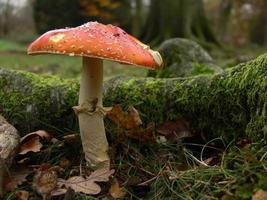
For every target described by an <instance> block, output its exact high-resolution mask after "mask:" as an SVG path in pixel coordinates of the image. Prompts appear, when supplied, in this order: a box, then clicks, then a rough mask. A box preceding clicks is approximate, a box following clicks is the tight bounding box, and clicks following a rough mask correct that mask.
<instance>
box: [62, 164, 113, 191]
mask: <svg viewBox="0 0 267 200" xmlns="http://www.w3.org/2000/svg"><path fill="white" fill-rule="evenodd" d="M113 173H114V170H109V169H106V168H103V169H99V170H96V171H94V172H92V173H91V174H90V176H88V177H86V178H84V177H82V176H73V177H70V178H69V179H68V180H63V179H60V180H59V181H60V182H61V183H62V184H63V185H65V187H66V188H68V187H70V188H72V189H73V190H74V191H75V192H82V193H85V194H98V193H100V192H101V187H100V186H99V185H98V184H97V183H95V182H107V181H109V177H110V176H111V175H112V174H113Z"/></svg>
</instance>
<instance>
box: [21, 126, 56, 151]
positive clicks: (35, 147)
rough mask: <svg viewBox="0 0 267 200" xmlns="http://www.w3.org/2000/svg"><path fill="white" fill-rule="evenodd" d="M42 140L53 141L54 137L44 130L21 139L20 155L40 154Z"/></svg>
mask: <svg viewBox="0 0 267 200" xmlns="http://www.w3.org/2000/svg"><path fill="white" fill-rule="evenodd" d="M40 138H45V139H47V140H51V139H52V136H51V135H50V134H49V133H48V132H46V131H43V130H40V131H36V132H32V133H29V134H27V135H25V136H24V137H22V138H21V140H20V149H19V152H18V154H20V155H24V154H26V153H28V152H39V151H40V150H41V148H42V147H43V145H42V144H41V142H40Z"/></svg>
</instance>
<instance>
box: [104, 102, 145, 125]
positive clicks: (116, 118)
mask: <svg viewBox="0 0 267 200" xmlns="http://www.w3.org/2000/svg"><path fill="white" fill-rule="evenodd" d="M107 116H108V117H109V118H110V119H111V120H112V121H113V122H114V123H115V124H117V125H118V126H120V127H122V128H123V129H126V130H130V129H134V128H136V127H139V126H140V125H141V124H142V121H141V119H140V116H139V113H138V111H137V110H136V109H135V108H134V107H132V106H131V107H129V108H128V110H127V111H126V112H125V111H123V110H122V108H121V106H120V105H119V104H117V105H115V106H113V107H112V109H111V110H110V111H107Z"/></svg>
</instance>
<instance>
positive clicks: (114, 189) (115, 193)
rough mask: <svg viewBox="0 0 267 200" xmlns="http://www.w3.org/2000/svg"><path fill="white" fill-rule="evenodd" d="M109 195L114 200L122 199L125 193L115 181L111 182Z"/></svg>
mask: <svg viewBox="0 0 267 200" xmlns="http://www.w3.org/2000/svg"><path fill="white" fill-rule="evenodd" d="M109 194H110V195H111V196H112V197H113V198H115V199H122V198H124V197H125V195H126V194H127V193H126V191H125V189H124V188H123V187H120V185H119V182H118V181H117V180H116V179H115V180H113V181H112V184H111V186H110V189H109Z"/></svg>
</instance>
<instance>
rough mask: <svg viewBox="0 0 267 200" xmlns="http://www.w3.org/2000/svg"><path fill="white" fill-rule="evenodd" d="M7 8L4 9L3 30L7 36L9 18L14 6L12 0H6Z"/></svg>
mask: <svg viewBox="0 0 267 200" xmlns="http://www.w3.org/2000/svg"><path fill="white" fill-rule="evenodd" d="M4 6H5V8H4V11H3V13H4V14H3V25H2V27H3V30H2V34H3V36H7V35H8V34H9V18H10V15H11V12H12V6H11V4H10V0H6V2H5V4H4Z"/></svg>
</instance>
